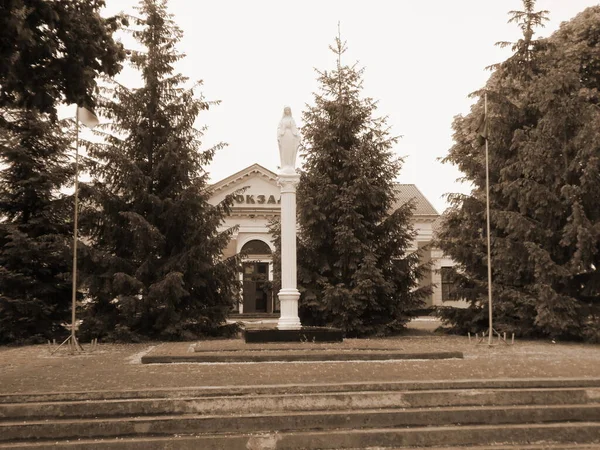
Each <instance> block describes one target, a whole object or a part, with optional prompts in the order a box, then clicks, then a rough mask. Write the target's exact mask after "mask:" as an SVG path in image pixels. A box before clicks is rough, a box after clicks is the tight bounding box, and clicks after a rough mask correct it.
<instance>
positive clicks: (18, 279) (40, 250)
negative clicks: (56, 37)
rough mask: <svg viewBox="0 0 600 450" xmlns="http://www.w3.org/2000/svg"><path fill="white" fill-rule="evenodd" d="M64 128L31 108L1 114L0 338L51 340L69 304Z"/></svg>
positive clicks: (69, 178)
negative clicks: (64, 189) (62, 191)
mask: <svg viewBox="0 0 600 450" xmlns="http://www.w3.org/2000/svg"><path fill="white" fill-rule="evenodd" d="M70 144H71V139H70V134H69V133H68V130H63V129H61V127H60V124H58V123H53V122H52V121H51V120H50V119H49V117H48V116H47V115H45V114H41V113H38V112H37V111H27V110H18V109H16V110H15V109H6V108H5V109H3V110H2V115H1V116H0V164H1V165H2V166H3V168H2V171H1V172H0V216H1V217H2V221H0V343H8V342H45V340H46V339H52V338H58V337H60V336H59V334H60V332H61V331H63V328H62V327H61V326H60V324H61V323H62V322H64V321H67V320H68V318H69V311H70V305H71V301H70V300H71V255H72V245H71V242H72V241H71V236H72V234H71V233H72V228H71V226H72V225H71V221H70V218H71V214H72V207H71V202H70V201H69V200H68V198H67V197H65V196H64V195H63V194H61V193H60V189H61V188H63V187H64V186H66V185H68V184H69V183H70V182H71V181H72V180H73V170H72V167H71V164H70V162H69V160H68V152H69V147H70Z"/></svg>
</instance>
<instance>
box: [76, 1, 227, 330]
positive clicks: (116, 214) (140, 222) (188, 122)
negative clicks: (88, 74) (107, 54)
mask: <svg viewBox="0 0 600 450" xmlns="http://www.w3.org/2000/svg"><path fill="white" fill-rule="evenodd" d="M138 11H139V13H140V15H141V17H140V18H134V19H132V21H133V24H134V25H136V26H137V27H138V29H137V30H135V31H134V36H135V37H136V39H137V40H138V41H139V42H140V44H142V45H143V47H145V51H133V52H132V56H131V64H132V65H133V67H135V68H136V69H138V70H139V71H140V72H141V75H142V78H143V86H142V87H141V88H139V89H128V88H126V87H124V86H121V85H115V86H114V87H113V88H112V98H109V99H106V101H105V102H104V103H103V104H102V109H101V112H102V114H104V115H105V116H106V117H108V118H109V120H110V126H109V130H107V133H106V136H105V139H106V142H105V144H104V145H96V146H94V145H92V146H91V147H90V154H91V155H92V157H93V158H96V159H97V160H98V161H99V164H97V165H96V167H95V169H94V172H93V173H95V174H96V175H97V177H98V179H97V181H96V182H95V183H93V184H92V185H91V186H90V191H91V194H92V196H91V200H90V201H91V202H92V203H91V204H90V208H89V210H88V216H87V223H88V226H90V228H89V232H90V238H91V240H92V241H93V242H94V249H95V251H93V252H92V253H91V258H90V260H89V261H88V263H89V264H90V266H89V270H90V271H92V275H93V276H91V277H90V279H89V281H88V285H89V295H90V299H91V304H90V306H89V308H88V313H89V314H88V318H87V330H88V332H90V333H94V334H106V333H107V332H108V331H110V330H114V331H113V332H112V336H113V337H115V338H128V337H129V338H131V337H132V336H135V335H143V336H153V337H160V338H173V339H174V338H191V337H195V336H198V335H199V334H203V333H211V332H214V331H215V330H216V329H217V327H218V326H219V325H220V324H221V323H222V322H223V321H224V319H225V316H226V314H227V312H228V310H229V309H230V307H231V305H232V302H233V299H234V297H235V293H236V288H237V282H236V275H237V264H236V263H237V260H236V259H235V258H232V259H230V260H225V261H222V260H221V252H222V250H223V249H224V248H225V247H226V245H227V243H228V242H229V239H230V237H231V236H230V235H231V233H230V232H229V231H228V232H223V233H219V232H218V231H217V229H218V227H219V226H220V225H221V224H222V222H223V219H224V216H225V214H226V213H227V212H228V210H229V206H230V205H231V202H230V201H229V199H228V200H227V201H226V202H224V203H223V204H220V205H217V206H212V205H211V204H209V203H208V199H209V192H208V191H207V187H208V184H207V181H208V174H207V173H206V171H205V170H204V166H205V165H206V164H208V163H209V162H210V160H211V159H212V157H213V154H214V152H215V151H216V150H217V149H218V148H220V147H221V146H222V145H218V146H216V147H215V148H211V149H208V150H204V151H202V150H201V149H200V145H201V142H200V139H201V137H202V132H201V131H199V130H197V129H195V128H194V123H195V121H196V119H197V117H198V115H199V113H200V112H201V111H205V110H207V109H209V106H210V105H211V103H210V102H207V101H205V100H204V99H203V98H201V97H200V98H198V97H197V96H195V90H194V87H192V88H188V87H187V85H186V84H187V82H188V79H187V78H186V77H184V76H183V75H181V74H176V73H175V72H174V67H173V64H174V63H175V62H176V61H178V60H179V59H181V58H182V57H183V55H181V54H180V53H177V51H176V50H175V46H176V44H177V42H178V41H179V40H180V38H181V36H182V34H181V31H180V30H179V29H178V28H177V26H176V25H175V23H174V22H173V20H172V16H171V15H170V14H168V12H167V5H166V1H164V0H143V1H141V2H140V6H139V7H138ZM94 201H95V202H96V203H93V202H94Z"/></svg>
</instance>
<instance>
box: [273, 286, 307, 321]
mask: <svg viewBox="0 0 600 450" xmlns="http://www.w3.org/2000/svg"><path fill="white" fill-rule="evenodd" d="M277 295H278V297H279V303H280V305H281V316H280V317H279V321H278V322H277V329H278V330H299V329H300V328H302V325H301V324H300V318H299V317H298V299H299V298H300V292H298V289H282V290H280V291H279V294H277Z"/></svg>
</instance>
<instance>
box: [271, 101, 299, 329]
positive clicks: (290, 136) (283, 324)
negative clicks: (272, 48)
mask: <svg viewBox="0 0 600 450" xmlns="http://www.w3.org/2000/svg"><path fill="white" fill-rule="evenodd" d="M277 144H278V145H279V156H280V158H281V168H280V170H279V177H278V178H277V183H278V184H279V186H280V187H281V290H280V291H279V294H278V297H279V302H280V305H281V316H280V317H279V321H278V322H277V328H278V329H280V330H298V329H300V328H302V325H301V323H300V318H299V317H298V299H299V298H300V292H298V289H297V285H296V283H297V280H296V185H297V184H298V182H299V181H300V175H299V174H298V173H296V153H297V152H298V147H299V146H300V133H299V132H298V128H296V122H294V119H293V118H292V110H291V109H290V107H289V106H286V107H285V108H284V109H283V117H282V118H281V121H280V122H279V126H278V127H277Z"/></svg>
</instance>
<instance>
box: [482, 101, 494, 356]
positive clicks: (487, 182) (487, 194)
mask: <svg viewBox="0 0 600 450" xmlns="http://www.w3.org/2000/svg"><path fill="white" fill-rule="evenodd" d="M483 108H484V117H485V120H486V124H485V126H486V128H487V113H488V112H487V92H486V93H485V94H484V100H483ZM488 134H489V130H487V129H486V133H485V202H486V219H487V268H488V309H489V322H490V327H489V331H488V334H489V341H488V343H489V345H492V337H493V333H494V328H493V326H492V324H493V321H492V254H491V249H490V169H489V152H488Z"/></svg>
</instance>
